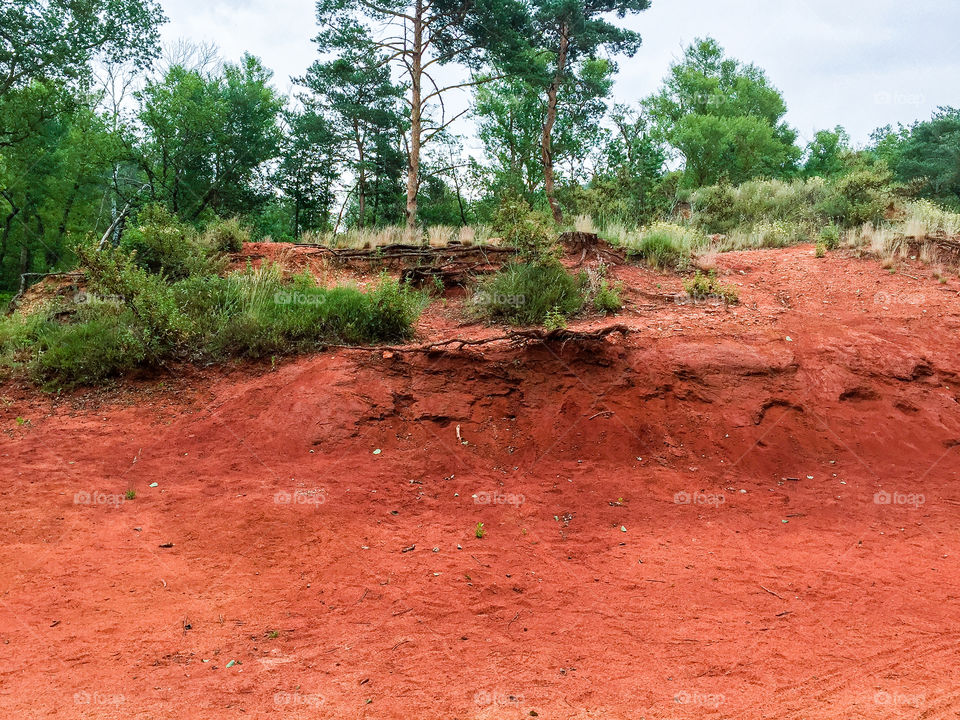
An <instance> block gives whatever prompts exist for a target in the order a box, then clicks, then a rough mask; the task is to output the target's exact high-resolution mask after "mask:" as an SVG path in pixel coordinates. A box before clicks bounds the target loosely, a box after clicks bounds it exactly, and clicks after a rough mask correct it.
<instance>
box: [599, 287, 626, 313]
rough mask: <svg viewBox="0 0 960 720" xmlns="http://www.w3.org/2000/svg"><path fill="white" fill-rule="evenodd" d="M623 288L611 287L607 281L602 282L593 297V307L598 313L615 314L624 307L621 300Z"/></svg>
mask: <svg viewBox="0 0 960 720" xmlns="http://www.w3.org/2000/svg"><path fill="white" fill-rule="evenodd" d="M621 289H622V288H621V287H620V286H619V285H616V286H611V285H610V284H609V283H608V282H607V281H606V280H601V281H600V285H599V287H598V288H597V291H596V292H595V293H594V295H593V307H594V309H595V310H596V311H597V312H602V313H615V312H617V311H618V310H620V309H621V308H622V307H623V302H622V301H621V300H620V291H621Z"/></svg>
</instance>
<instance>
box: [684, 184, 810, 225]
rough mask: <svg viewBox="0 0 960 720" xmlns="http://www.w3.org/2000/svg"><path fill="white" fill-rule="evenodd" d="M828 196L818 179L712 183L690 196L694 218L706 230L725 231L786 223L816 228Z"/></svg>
mask: <svg viewBox="0 0 960 720" xmlns="http://www.w3.org/2000/svg"><path fill="white" fill-rule="evenodd" d="M826 196H827V186H826V183H825V182H824V181H823V180H822V179H821V178H811V179H809V180H795V181H793V182H785V181H783V180H751V181H749V182H745V183H743V184H742V185H740V186H738V187H730V186H729V185H714V186H711V187H705V188H701V189H700V190H697V191H696V192H694V194H693V197H692V200H691V202H692V206H693V221H694V223H695V224H696V225H697V226H699V227H701V228H702V229H703V230H704V231H706V232H708V233H719V234H728V233H731V232H732V231H733V230H734V229H737V228H739V229H742V230H743V231H744V232H748V230H747V228H753V227H754V226H756V225H759V224H767V225H770V224H773V223H778V222H780V223H786V224H790V225H799V226H806V227H807V228H810V229H812V228H815V227H817V226H819V225H822V224H823V223H824V222H825V221H826V219H825V217H824V215H823V213H822V212H821V211H820V210H819V209H818V207H817V206H818V204H819V203H821V202H822V201H823V200H824V198H826Z"/></svg>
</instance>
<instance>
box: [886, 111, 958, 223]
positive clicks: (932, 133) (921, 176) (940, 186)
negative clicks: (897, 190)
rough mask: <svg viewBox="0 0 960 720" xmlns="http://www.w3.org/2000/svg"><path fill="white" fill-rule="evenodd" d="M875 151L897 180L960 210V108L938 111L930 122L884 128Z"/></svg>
mask: <svg viewBox="0 0 960 720" xmlns="http://www.w3.org/2000/svg"><path fill="white" fill-rule="evenodd" d="M874 140H875V146H874V152H876V153H877V155H878V156H879V157H880V158H882V159H885V160H886V161H887V162H888V164H889V165H890V167H891V168H892V170H893V172H894V175H895V177H896V179H897V180H898V181H900V182H903V183H909V184H910V185H912V186H913V187H915V188H916V191H917V193H918V194H919V195H921V196H923V197H926V198H929V199H931V200H936V201H938V202H941V203H943V204H945V205H949V206H951V207H953V208H957V209H960V109H957V108H950V107H942V108H939V109H938V110H937V111H936V112H935V113H934V115H933V117H932V118H931V119H930V120H926V121H923V122H917V123H914V124H913V125H912V126H909V127H901V128H900V130H899V132H894V131H893V130H892V129H891V128H884V129H882V130H881V131H879V133H877V134H875V135H874Z"/></svg>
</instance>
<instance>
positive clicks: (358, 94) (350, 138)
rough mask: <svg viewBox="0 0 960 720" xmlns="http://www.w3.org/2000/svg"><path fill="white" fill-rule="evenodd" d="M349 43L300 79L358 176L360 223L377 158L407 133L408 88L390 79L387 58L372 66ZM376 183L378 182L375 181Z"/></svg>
mask: <svg viewBox="0 0 960 720" xmlns="http://www.w3.org/2000/svg"><path fill="white" fill-rule="evenodd" d="M357 50H358V48H357V47H349V48H346V49H345V52H344V54H343V55H341V56H340V57H338V58H336V59H334V60H330V61H328V62H320V61H317V62H315V63H314V64H313V65H312V66H311V67H310V69H309V70H308V71H307V75H306V77H304V78H303V79H301V80H300V83H301V84H303V85H305V86H306V87H307V88H309V90H310V91H311V95H310V96H307V97H304V98H302V99H303V100H304V102H305V103H306V104H307V105H308V106H310V107H314V106H316V107H317V109H316V110H315V111H314V112H317V113H323V114H325V116H326V117H327V118H328V120H329V121H330V123H331V130H330V132H331V135H332V139H333V142H334V144H335V145H337V146H338V147H339V149H340V152H341V154H342V156H343V157H344V158H345V159H346V162H345V163H344V164H345V166H346V170H347V171H348V172H349V173H350V174H351V175H352V176H353V177H354V178H355V179H356V183H355V185H354V188H353V191H352V192H353V196H354V197H355V198H356V200H357V213H356V218H355V223H354V224H355V225H356V226H357V227H363V226H364V225H365V224H366V223H367V222H368V215H369V212H368V209H367V199H368V197H369V195H370V193H371V186H373V185H376V184H377V180H376V179H374V173H375V171H376V170H377V162H376V158H377V156H378V154H380V153H381V152H382V151H383V150H384V149H385V148H386V147H389V146H390V145H392V144H394V143H398V141H399V139H400V137H401V133H402V131H403V117H402V113H401V110H400V103H401V98H402V96H403V89H402V88H401V87H399V86H397V85H395V84H394V83H393V82H391V79H390V68H389V66H388V65H387V64H386V63H385V62H383V58H380V59H379V61H376V62H374V63H373V64H372V65H371V64H367V63H366V62H365V61H366V60H367V58H363V57H360V56H358V55H357ZM371 181H373V182H371Z"/></svg>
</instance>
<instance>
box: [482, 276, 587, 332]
mask: <svg viewBox="0 0 960 720" xmlns="http://www.w3.org/2000/svg"><path fill="white" fill-rule="evenodd" d="M473 302H474V304H475V306H476V307H477V308H478V309H479V310H480V312H481V313H483V314H485V315H487V316H488V317H493V318H502V319H503V320H506V321H507V322H509V323H512V324H514V325H541V324H543V323H544V322H545V321H546V319H547V316H548V314H552V315H553V316H554V317H555V316H556V315H557V314H559V315H562V316H563V317H569V316H570V315H573V314H574V313H577V312H579V311H580V309H581V308H582V307H583V304H584V290H583V283H582V282H581V281H578V280H577V279H576V278H574V277H573V276H571V275H570V273H568V272H567V271H566V269H564V267H563V266H562V265H561V264H560V263H559V262H556V261H553V262H550V261H546V262H526V263H524V262H517V263H511V264H509V265H506V266H505V267H504V268H503V269H502V270H500V271H499V272H498V273H497V274H496V275H494V276H492V277H491V278H490V279H488V280H487V281H486V282H484V283H483V284H481V285H480V287H479V288H478V289H477V292H476V294H475V295H474V299H473Z"/></svg>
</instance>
